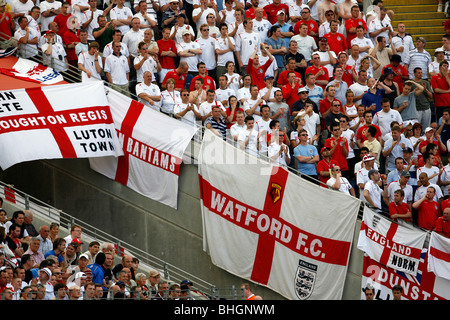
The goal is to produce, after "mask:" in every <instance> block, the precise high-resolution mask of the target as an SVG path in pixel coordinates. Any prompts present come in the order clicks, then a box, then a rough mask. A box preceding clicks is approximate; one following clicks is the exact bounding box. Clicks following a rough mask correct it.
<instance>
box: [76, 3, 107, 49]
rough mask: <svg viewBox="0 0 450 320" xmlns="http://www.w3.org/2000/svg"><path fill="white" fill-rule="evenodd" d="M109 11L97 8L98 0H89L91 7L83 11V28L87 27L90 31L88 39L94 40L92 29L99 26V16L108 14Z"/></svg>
mask: <svg viewBox="0 0 450 320" xmlns="http://www.w3.org/2000/svg"><path fill="white" fill-rule="evenodd" d="M107 13H108V12H104V11H103V10H100V9H97V0H89V9H88V10H85V11H83V12H82V13H81V21H80V22H81V29H86V30H87V32H88V40H89V41H90V42H91V41H94V40H95V38H94V36H93V35H92V31H93V30H94V29H95V28H98V27H99V25H98V17H99V16H106V14H107Z"/></svg>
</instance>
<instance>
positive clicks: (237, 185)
mask: <svg viewBox="0 0 450 320" xmlns="http://www.w3.org/2000/svg"><path fill="white" fill-rule="evenodd" d="M198 168H199V182H200V195H201V208H202V218H203V239H204V243H203V247H204V250H205V251H206V252H207V253H209V255H210V256H211V260H212V263H213V264H215V265H217V266H219V267H220V268H223V269H225V270H227V271H228V272H230V273H232V274H234V275H237V276H239V277H242V278H244V279H248V280H249V281H252V282H255V283H258V284H261V285H264V286H267V287H268V288H270V289H272V290H274V291H275V292H278V293H279V294H280V295H282V296H284V297H286V298H287V299H293V300H294V299H295V300H306V299H310V300H325V299H341V298H342V292H343V288H344V281H345V277H346V274H347V266H348V259H349V255H350V249H351V247H352V240H353V234H354V231H355V230H354V226H355V221H356V218H357V214H358V210H359V206H360V200H359V199H356V198H355V197H351V196H349V195H347V194H345V193H342V192H338V191H332V190H329V189H325V188H322V187H320V186H318V185H315V184H313V183H311V182H308V181H306V180H304V179H303V178H300V177H299V176H297V175H296V174H293V173H291V172H289V171H288V170H286V169H284V168H282V167H279V166H277V165H273V164H271V163H269V162H266V161H263V160H260V159H257V158H256V157H254V156H253V155H250V154H248V153H246V152H244V151H242V150H238V149H237V148H235V147H234V146H233V145H231V144H230V143H228V142H225V141H223V140H222V139H221V138H220V137H218V136H216V135H215V134H214V133H212V131H211V130H205V134H204V137H203V142H202V146H201V150H200V154H199V165H198ZM263 298H264V297H263Z"/></svg>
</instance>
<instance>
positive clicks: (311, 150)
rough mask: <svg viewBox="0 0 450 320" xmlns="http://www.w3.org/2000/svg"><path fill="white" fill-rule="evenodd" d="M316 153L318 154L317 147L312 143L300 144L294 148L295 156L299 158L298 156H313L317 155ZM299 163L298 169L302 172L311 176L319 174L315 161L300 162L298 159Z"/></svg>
mask: <svg viewBox="0 0 450 320" xmlns="http://www.w3.org/2000/svg"><path fill="white" fill-rule="evenodd" d="M316 155H318V152H317V148H316V147H314V146H312V145H310V144H308V145H306V146H304V145H301V144H299V145H298V146H297V147H295V149H294V157H296V158H297V156H303V157H311V156H316ZM296 160H297V159H296ZM297 164H298V171H300V172H301V173H303V174H307V175H309V176H315V175H317V170H316V164H315V163H304V162H299V161H298V160H297Z"/></svg>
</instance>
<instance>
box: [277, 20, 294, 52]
mask: <svg viewBox="0 0 450 320" xmlns="http://www.w3.org/2000/svg"><path fill="white" fill-rule="evenodd" d="M274 26H279V27H280V29H281V32H292V33H294V27H292V26H291V25H290V24H289V23H285V24H284V25H283V26H281V25H279V24H278V22H277V23H275V24H274ZM283 40H284V44H285V46H286V48H289V42H290V41H291V37H289V38H283Z"/></svg>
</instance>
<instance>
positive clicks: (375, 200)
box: [364, 169, 383, 211]
mask: <svg viewBox="0 0 450 320" xmlns="http://www.w3.org/2000/svg"><path fill="white" fill-rule="evenodd" d="M368 177H369V181H368V182H366V184H365V185H364V200H365V201H366V202H367V203H368V204H369V205H371V206H372V207H373V208H374V209H375V211H381V209H382V204H381V197H382V192H383V190H382V189H381V188H380V186H379V185H378V183H379V181H380V173H379V172H378V170H375V169H372V170H370V171H369V173H368Z"/></svg>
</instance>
